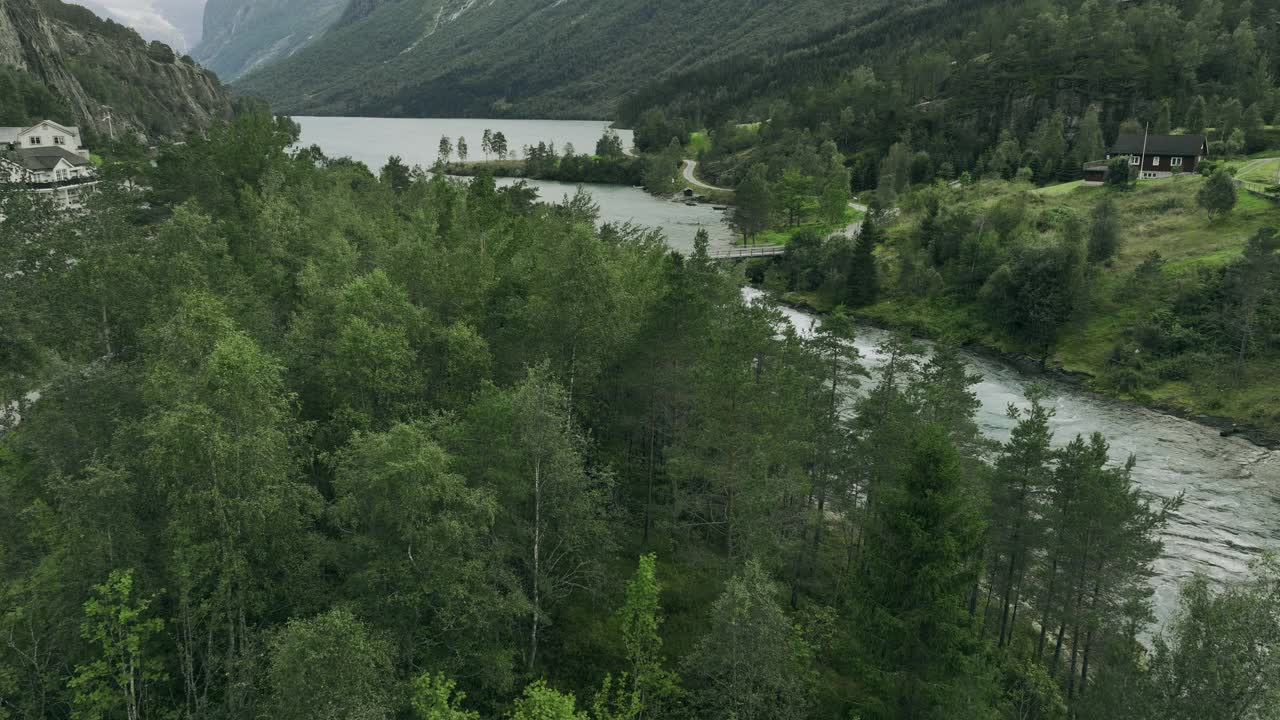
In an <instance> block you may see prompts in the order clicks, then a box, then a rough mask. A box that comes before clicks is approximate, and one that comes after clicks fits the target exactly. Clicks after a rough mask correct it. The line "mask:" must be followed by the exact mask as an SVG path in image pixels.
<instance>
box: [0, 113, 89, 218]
mask: <svg viewBox="0 0 1280 720" xmlns="http://www.w3.org/2000/svg"><path fill="white" fill-rule="evenodd" d="M0 180H6V181H8V182H10V183H16V184H19V185H22V186H23V187H24V188H25V189H27V190H29V191H31V192H36V193H41V194H48V195H50V196H51V197H52V198H53V199H54V201H55V202H56V203H57V205H58V206H59V207H62V208H78V207H80V206H81V200H82V196H83V195H84V194H85V193H87V192H90V191H91V189H92V188H93V186H94V185H95V184H96V181H95V180H94V165H93V163H92V162H91V161H90V160H89V150H88V149H87V148H85V147H84V145H83V144H82V142H81V140H80V129H79V128H76V127H67V126H65V125H59V124H58V123H55V122H52V121H49V120H44V121H42V122H40V123H37V124H35V125H33V126H31V127H28V128H17V127H0Z"/></svg>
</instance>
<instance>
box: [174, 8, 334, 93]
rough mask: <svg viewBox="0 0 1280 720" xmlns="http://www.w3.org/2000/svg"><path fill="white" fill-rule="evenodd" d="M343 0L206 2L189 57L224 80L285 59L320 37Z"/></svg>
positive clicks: (329, 24)
mask: <svg viewBox="0 0 1280 720" xmlns="http://www.w3.org/2000/svg"><path fill="white" fill-rule="evenodd" d="M346 7H347V2H346V0H209V2H208V4H207V5H205V8H204V37H203V39H202V40H201V42H200V44H199V45H198V46H197V47H196V48H195V50H193V51H192V53H191V54H192V55H194V56H195V58H196V59H197V60H199V61H200V62H201V63H203V64H204V65H205V66H206V67H208V68H209V69H211V70H213V71H214V72H216V73H217V74H218V77H220V78H222V79H223V80H225V81H228V82H230V81H232V80H235V79H236V78H238V77H240V76H241V75H243V74H244V73H246V72H249V71H251V70H253V69H255V68H257V67H260V66H263V65H265V64H269V63H271V62H274V61H276V60H280V59H283V58H287V57H289V56H290V55H292V54H293V53H295V52H297V51H298V50H299V49H300V48H302V47H303V46H305V45H306V44H307V43H309V42H312V41H313V40H315V39H316V38H317V37H320V36H321V35H323V33H324V32H325V30H326V29H327V28H329V27H330V26H331V25H333V24H334V22H335V21H337V20H338V18H339V17H341V16H342V13H343V10H344V9H345V8H346Z"/></svg>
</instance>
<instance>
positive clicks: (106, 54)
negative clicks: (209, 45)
mask: <svg viewBox="0 0 1280 720" xmlns="http://www.w3.org/2000/svg"><path fill="white" fill-rule="evenodd" d="M46 111H49V112H55V113H57V112H60V113H65V114H66V115H69V117H54V118H51V119H55V120H60V121H63V122H73V123H76V124H78V125H81V126H83V127H85V128H87V129H88V130H89V131H90V132H91V133H94V134H96V135H98V136H99V137H105V136H107V135H108V134H110V133H112V132H114V133H115V134H117V135H119V134H120V133H123V132H135V133H139V134H141V135H142V136H143V137H144V138H145V139H147V140H149V141H156V140H159V139H162V138H178V137H181V136H182V135H183V134H185V133H186V132H188V131H191V130H199V129H202V128H206V127H208V126H209V125H211V124H212V123H213V122H215V121H216V120H218V119H220V118H224V117H226V116H228V115H229V114H230V112H231V101H230V96H229V95H228V93H227V91H226V89H225V88H224V87H223V86H222V84H221V83H219V82H218V79H217V78H216V77H214V75H213V74H212V73H210V72H208V71H206V70H204V69H203V68H201V67H200V66H199V65H197V64H196V63H195V62H194V61H193V60H192V59H191V58H189V57H185V56H179V55H177V54H176V53H174V52H173V50H172V49H171V48H170V47H169V46H168V45H165V44H163V43H159V42H151V43H148V42H147V41H145V40H143V39H142V38H141V37H140V36H139V35H138V33H137V32H135V31H134V30H132V29H130V28H127V27H124V26H123V25H121V24H119V23H116V22H114V21H112V20H103V19H101V18H99V17H98V16H96V15H94V14H93V13H92V12H91V11H89V10H88V9H86V8H83V7H80V6H78V5H68V4H65V3H62V2H59V1H58V0H0V116H3V117H7V118H10V119H9V120H8V121H7V122H21V119H22V118H23V117H30V114H32V113H44V112H46ZM108 115H110V117H111V120H110V121H108V120H106V117H107V116H108ZM14 118H16V120H15V119H14ZM0 124H4V123H0Z"/></svg>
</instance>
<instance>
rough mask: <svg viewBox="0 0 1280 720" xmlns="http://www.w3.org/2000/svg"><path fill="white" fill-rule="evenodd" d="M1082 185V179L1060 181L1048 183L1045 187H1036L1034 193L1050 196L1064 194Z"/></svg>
mask: <svg viewBox="0 0 1280 720" xmlns="http://www.w3.org/2000/svg"><path fill="white" fill-rule="evenodd" d="M1082 185H1084V181H1083V180H1073V181H1071V182H1067V183H1062V184H1061V185H1048V186H1046V187H1042V188H1037V189H1036V191H1035V193H1036V194H1037V195H1045V196H1050V197H1051V196H1053V195H1066V194H1067V193H1069V192H1072V191H1074V190H1075V189H1076V188H1078V187H1080V186H1082Z"/></svg>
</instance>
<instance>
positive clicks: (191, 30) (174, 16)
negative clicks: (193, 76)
mask: <svg viewBox="0 0 1280 720" xmlns="http://www.w3.org/2000/svg"><path fill="white" fill-rule="evenodd" d="M69 1H70V2H74V3H76V4H77V5H83V6H85V7H87V8H89V9H90V10H93V11H94V12H95V13H97V14H98V15H102V16H105V17H110V18H111V19H112V20H115V21H116V22H118V23H122V24H124V25H128V26H129V27H132V28H133V29H134V30H137V31H138V34H139V35H141V36H143V37H144V38H146V39H148V40H159V41H161V42H164V43H168V44H169V45H172V46H173V48H174V49H175V50H177V51H178V52H189V51H190V50H191V48H192V47H194V46H195V45H196V44H197V43H198V42H200V30H201V20H202V18H203V16H204V3H205V0H69Z"/></svg>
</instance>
